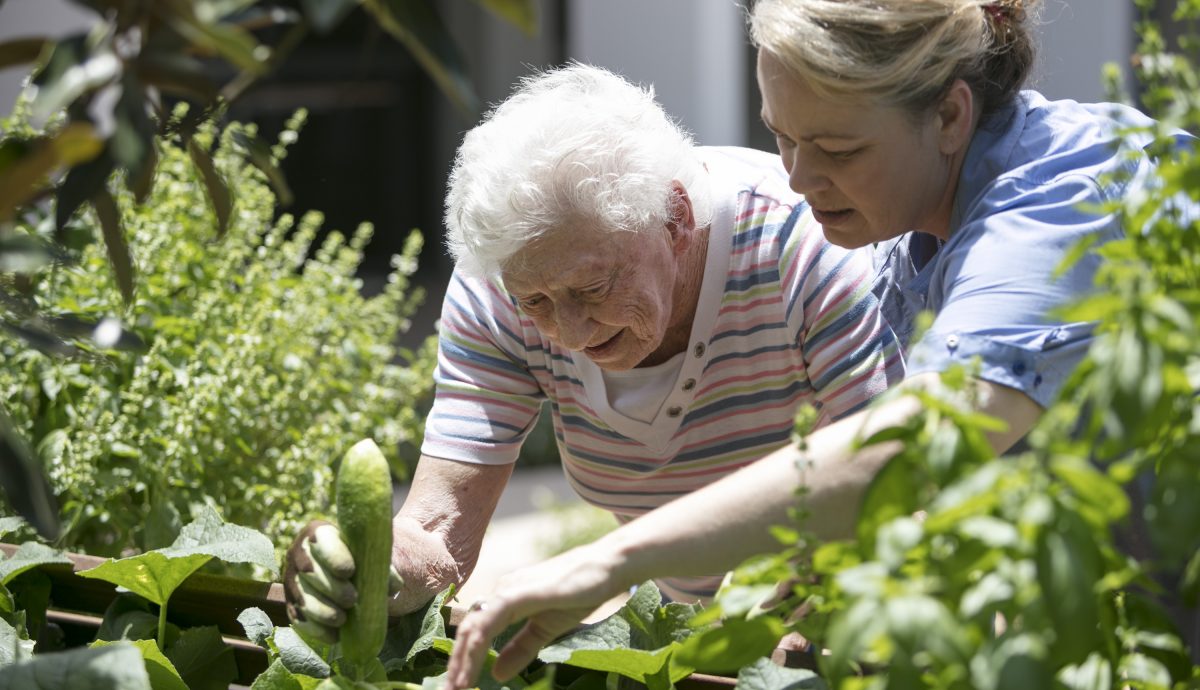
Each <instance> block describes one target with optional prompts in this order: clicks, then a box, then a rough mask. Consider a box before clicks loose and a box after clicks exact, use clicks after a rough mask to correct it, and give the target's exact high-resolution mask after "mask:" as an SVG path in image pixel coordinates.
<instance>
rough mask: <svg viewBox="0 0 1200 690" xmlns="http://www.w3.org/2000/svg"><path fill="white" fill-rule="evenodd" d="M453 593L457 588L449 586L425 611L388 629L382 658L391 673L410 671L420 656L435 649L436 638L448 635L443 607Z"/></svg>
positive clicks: (408, 615)
mask: <svg viewBox="0 0 1200 690" xmlns="http://www.w3.org/2000/svg"><path fill="white" fill-rule="evenodd" d="M452 592H453V588H451V587H447V588H446V589H444V590H442V591H441V592H439V593H438V594H437V596H435V597H434V598H433V601H431V602H429V605H428V606H426V607H425V609H424V610H417V611H413V612H412V613H409V614H407V615H405V616H401V617H400V619H399V620H398V621H395V622H393V623H392V624H391V625H390V626H389V627H388V633H387V639H386V640H385V641H384V643H383V651H382V652H380V655H379V658H380V660H381V661H383V666H384V668H385V669H386V670H387V671H388V672H389V673H390V672H392V671H393V670H401V669H404V668H409V667H410V666H411V664H412V662H413V659H414V658H416V656H417V655H418V654H420V653H421V652H423V651H425V650H427V649H431V648H432V647H433V641H434V640H435V639H436V638H439V637H445V636H446V621H445V619H444V618H443V617H442V607H443V606H444V605H445V603H446V597H447V596H449V595H450V594H451V593H452Z"/></svg>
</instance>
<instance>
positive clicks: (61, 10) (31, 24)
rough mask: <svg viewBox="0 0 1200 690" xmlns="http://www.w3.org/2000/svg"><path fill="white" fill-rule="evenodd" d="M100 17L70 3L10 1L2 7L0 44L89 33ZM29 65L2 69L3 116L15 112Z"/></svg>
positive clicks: (0, 101) (0, 104) (0, 112)
mask: <svg viewBox="0 0 1200 690" xmlns="http://www.w3.org/2000/svg"><path fill="white" fill-rule="evenodd" d="M95 20H96V15H95V14H94V13H92V12H89V11H87V10H85V9H82V8H81V7H80V6H79V5H75V4H72V3H69V2H67V1H66V0H7V2H5V3H3V5H0V43H2V42H4V41H7V40H9V39H13V38H24V37H29V36H48V37H50V38H62V37H64V36H69V35H71V34H75V33H79V32H81V31H87V30H88V29H89V28H90V27H91V26H92V24H93V23H94V22H95ZM29 72H30V66H29V65H19V66H17V67H10V68H8V69H0V115H7V114H8V113H9V112H11V111H12V107H13V103H14V102H16V100H17V94H19V93H20V92H21V82H22V81H23V80H24V79H25V77H26V76H27V75H28V74H29Z"/></svg>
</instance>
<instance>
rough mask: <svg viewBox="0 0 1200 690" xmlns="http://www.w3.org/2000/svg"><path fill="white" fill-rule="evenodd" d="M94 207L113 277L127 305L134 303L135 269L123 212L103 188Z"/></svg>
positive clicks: (93, 199) (106, 189)
mask: <svg viewBox="0 0 1200 690" xmlns="http://www.w3.org/2000/svg"><path fill="white" fill-rule="evenodd" d="M92 206H93V207H95V209H96V218H97V219H99V221H100V230H101V233H102V234H103V236H104V246H105V248H106V249H107V250H108V263H109V265H110V266H111V267H112V270H113V277H114V278H116V280H117V288H118V289H119V290H120V291H121V298H122V299H123V300H125V303H126V304H130V303H132V302H133V287H134V276H133V274H134V267H133V255H132V254H131V253H130V251H129V242H128V240H126V238H125V228H124V227H123V225H122V223H121V210H120V209H119V208H117V202H116V200H115V199H113V197H112V194H110V193H109V191H108V188H107V187H105V188H101V189H100V191H98V192H96V194H95V195H94V196H93V197H92Z"/></svg>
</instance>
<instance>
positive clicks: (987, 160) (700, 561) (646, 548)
mask: <svg viewBox="0 0 1200 690" xmlns="http://www.w3.org/2000/svg"><path fill="white" fill-rule="evenodd" d="M1026 4H1027V3H1026V2H1024V0H1000V1H993V2H989V1H987V0H758V1H757V2H756V3H755V4H754V7H753V9H752V15H751V32H752V36H753V39H754V41H755V43H756V44H757V46H758V48H759V51H758V80H759V87H760V90H761V92H762V96H763V108H762V115H763V120H764V121H765V122H766V124H767V125H768V126H769V127H770V129H771V130H772V131H773V132H774V133H775V136H776V142H777V145H778V147H779V150H780V153H781V154H782V157H783V161H784V165H785V166H786V167H787V169H788V173H789V179H790V185H791V187H792V189H793V190H795V191H797V192H800V193H802V194H804V195H805V197H806V199H807V201H808V203H810V204H811V205H812V208H813V213H814V215H815V217H816V219H817V221H818V222H819V223H820V224H821V226H822V228H823V230H824V233H825V236H826V237H827V238H828V239H829V240H830V241H831V242H832V243H834V244H836V245H839V246H843V247H849V248H857V247H869V246H872V245H875V246H876V248H877V261H876V263H877V264H878V266H879V269H880V272H879V275H878V282H877V284H876V287H875V290H876V292H877V294H879V295H880V296H881V297H882V301H883V304H884V310H885V314H886V315H887V317H888V320H889V322H890V323H891V324H892V325H893V326H894V327H895V328H896V330H897V334H898V336H899V337H900V338H901V340H902V342H903V343H904V345H905V346H906V348H907V352H906V355H907V369H908V371H907V378H906V380H905V381H904V383H902V384H901V385H902V386H924V385H930V384H933V383H935V382H936V380H937V377H938V374H939V372H941V371H944V370H946V369H947V368H948V367H950V366H951V365H954V364H956V363H964V364H965V363H970V362H973V361H976V360H977V361H978V362H979V363H980V366H979V368H978V370H977V371H978V374H977V378H976V379H975V381H974V384H975V386H976V387H977V389H978V393H979V399H980V401H981V407H982V410H983V411H985V412H987V413H988V414H991V415H993V416H996V417H999V418H1001V419H1003V420H1005V421H1006V422H1007V424H1008V429H1007V431H1005V432H1003V433H998V434H995V435H994V436H993V437H992V438H991V441H992V443H993V446H994V447H995V449H996V450H997V451H1003V450H1005V449H1007V448H1008V447H1010V446H1011V445H1012V444H1013V443H1015V442H1016V441H1017V440H1018V439H1020V438H1021V437H1022V436H1023V435H1024V434H1025V433H1026V432H1027V431H1028V430H1029V429H1030V427H1031V426H1032V424H1033V423H1034V422H1035V421H1036V420H1037V418H1038V417H1039V415H1040V414H1041V412H1042V410H1043V408H1044V407H1045V406H1046V405H1047V404H1048V403H1049V402H1050V401H1051V400H1052V399H1053V398H1054V396H1055V395H1056V393H1057V392H1058V390H1059V389H1060V387H1061V386H1062V384H1063V382H1064V379H1065V377H1066V376H1067V375H1069V373H1070V372H1071V370H1072V369H1073V368H1074V367H1075V366H1076V365H1077V364H1078V362H1079V361H1080V360H1081V359H1082V357H1083V355H1084V354H1085V351H1086V349H1087V347H1088V344H1089V341H1090V339H1091V333H1092V331H1091V325H1090V324H1087V323H1068V322H1063V321H1062V320H1061V318H1059V317H1057V316H1056V315H1055V308H1056V307H1058V306H1060V305H1062V304H1064V303H1065V302H1067V301H1069V300H1071V299H1072V298H1074V297H1077V296H1080V295H1082V294H1083V293H1085V292H1086V291H1088V290H1089V289H1090V288H1091V286H1092V282H1093V275H1094V273H1095V270H1096V267H1097V262H1098V258H1097V257H1096V256H1095V255H1088V256H1085V257H1084V258H1083V259H1082V260H1080V261H1079V262H1078V263H1077V264H1076V265H1075V266H1074V268H1072V269H1071V270H1070V271H1068V272H1066V273H1065V274H1064V275H1062V276H1057V275H1056V269H1057V268H1058V266H1059V264H1060V263H1061V261H1062V259H1063V258H1064V256H1065V255H1066V253H1067V252H1068V250H1069V249H1070V248H1071V247H1073V246H1075V245H1076V244H1077V243H1078V242H1079V241H1080V240H1081V239H1084V238H1089V237H1090V238H1094V239H1096V240H1097V241H1101V242H1102V241H1104V240H1106V239H1109V238H1114V237H1118V236H1120V235H1121V234H1122V228H1121V226H1120V222H1119V220H1118V219H1117V218H1116V217H1114V216H1113V215H1111V214H1105V213H1103V212H1098V211H1096V210H1095V209H1096V208H1098V207H1099V204H1100V203H1102V202H1105V201H1108V200H1112V199H1117V198H1120V197H1121V196H1122V195H1123V194H1124V193H1125V192H1126V190H1127V189H1128V185H1129V184H1131V182H1130V181H1131V180H1135V181H1136V180H1138V179H1141V178H1143V177H1144V176H1145V175H1146V174H1148V172H1150V171H1151V170H1152V168H1153V161H1152V160H1151V159H1150V158H1149V157H1148V156H1146V155H1144V154H1141V152H1140V149H1141V147H1142V146H1144V145H1145V144H1146V143H1147V141H1146V140H1145V138H1137V137H1132V136H1125V134H1124V133H1123V130H1124V128H1125V127H1128V126H1139V125H1141V126H1144V125H1149V124H1150V122H1149V120H1148V119H1147V118H1145V117H1144V116H1142V115H1141V114H1139V113H1137V112H1136V111H1133V110H1131V109H1128V108H1122V107H1120V106H1115V105H1112V104H1103V105H1081V104H1078V103H1074V102H1051V101H1047V100H1046V99H1045V98H1043V97H1042V96H1040V95H1039V94H1037V93H1035V92H1031V91H1021V90H1020V89H1021V87H1022V84H1023V82H1024V80H1025V77H1026V74H1027V73H1028V71H1029V68H1030V66H1031V63H1032V58H1033V48H1032V44H1031V42H1030V36H1029V34H1028V32H1027V29H1026V26H1025V23H1024V22H1025V15H1026V10H1027V9H1028V8H1027V7H1026ZM1030 4H1032V3H1030ZM1139 154H1140V155H1139ZM925 309H928V310H932V311H933V312H934V313H935V319H934V321H933V325H932V327H931V328H929V329H928V330H927V331H926V332H925V333H924V334H923V335H922V336H921V338H920V339H919V340H918V341H916V342H907V341H908V339H909V336H910V335H911V333H912V330H913V329H912V324H913V319H914V317H915V315H916V313H917V312H919V311H921V310H925ZM917 412H919V409H918V408H917V403H915V402H913V399H912V398H911V397H906V398H899V399H897V400H895V401H893V402H889V403H887V404H885V405H883V406H881V407H880V408H879V409H878V410H873V411H872V412H871V414H870V416H869V417H868V416H867V415H866V414H859V415H854V416H851V417H850V418H847V419H844V420H841V421H840V422H838V423H836V424H833V425H831V426H829V427H826V428H825V429H822V430H820V431H817V432H816V433H815V434H813V435H812V436H811V437H809V438H808V452H807V455H806V460H807V462H806V463H805V464H804V465H803V467H805V469H803V470H798V469H797V468H798V467H800V466H801V463H800V462H799V460H800V454H799V451H798V450H797V449H796V448H795V447H787V448H785V449H783V450H781V451H779V452H776V453H774V454H772V455H770V456H768V457H767V458H765V459H763V460H761V461H759V462H757V463H754V464H753V465H751V466H749V467H747V468H745V469H744V470H742V471H740V472H738V473H735V474H734V475H732V476H730V477H727V478H725V479H723V480H721V481H720V482H717V483H715V484H712V485H709V486H708V487H705V488H703V489H701V490H699V491H696V492H694V493H692V494H690V495H688V496H685V497H682V498H680V499H679V500H677V501H674V502H672V503H671V504H668V505H667V506H664V507H663V508H661V509H659V510H655V511H653V512H651V513H648V514H646V515H643V516H642V517H641V518H639V519H638V520H636V521H635V522H633V523H631V524H628V525H625V526H623V527H622V528H621V529H618V530H617V531H615V532H613V533H611V534H609V535H607V536H605V537H604V538H602V539H601V540H599V541H597V542H595V543H593V544H590V545H587V546H584V547H581V548H579V549H577V550H575V551H571V552H568V553H566V554H563V555H561V556H559V557H557V558H555V559H552V560H550V561H548V562H546V563H543V564H539V565H538V566H536V567H534V568H530V569H527V570H524V571H520V572H518V573H514V574H513V575H512V576H510V577H508V578H506V579H504V580H502V581H501V583H500V584H499V585H498V586H497V588H496V589H495V591H494V593H493V594H492V595H490V596H489V597H488V599H487V606H486V607H483V609H482V610H480V611H478V612H475V613H472V614H471V615H469V616H467V617H466V618H465V619H464V621H463V623H462V625H461V626H460V627H459V629H458V641H457V644H456V646H455V650H454V655H453V657H452V659H451V664H450V671H449V679H450V682H449V683H448V685H447V687H448V688H452V689H453V688H462V687H466V686H467V685H469V684H470V682H471V681H472V680H473V679H474V678H475V677H476V676H477V675H478V671H479V669H480V664H481V662H482V658H483V654H484V651H485V650H486V648H487V645H488V642H489V640H490V639H491V638H492V637H493V636H494V635H496V634H497V633H499V632H500V630H501V629H502V628H503V627H504V626H505V625H508V624H510V623H512V622H514V621H517V620H520V619H522V618H528V619H529V622H528V624H527V625H526V626H525V628H524V629H523V630H522V631H521V632H519V633H518V634H517V635H516V636H515V637H513V638H512V640H511V641H510V642H509V643H508V645H507V647H506V648H505V649H504V650H503V651H502V652H501V654H500V657H499V659H498V660H497V661H496V663H495V666H494V668H493V672H494V674H495V675H496V677H498V678H504V677H507V676H511V675H512V674H513V673H515V672H516V671H518V670H519V669H520V668H521V667H522V666H523V665H524V664H526V663H528V662H529V661H530V660H531V659H532V658H533V657H534V655H535V654H536V652H537V650H538V648H539V647H540V646H542V645H544V644H545V643H547V642H549V641H550V640H551V639H553V638H554V637H555V636H557V635H559V634H562V633H564V632H566V631H567V630H569V629H570V628H571V627H572V626H574V625H576V624H577V623H578V621H579V620H580V615H582V614H583V613H584V612H586V611H588V610H590V608H591V607H592V606H594V605H595V603H596V602H599V601H603V600H605V598H606V597H608V596H610V595H611V594H612V593H613V592H616V591H619V590H620V589H622V588H624V587H628V586H629V585H630V584H632V583H636V582H640V581H642V580H644V579H646V578H649V577H661V576H664V575H671V574H677V575H681V574H687V573H692V572H711V571H713V570H720V569H726V568H731V567H733V566H735V565H736V564H737V563H739V562H740V561H741V560H742V559H743V558H745V557H747V556H750V555H752V554H754V553H756V552H759V551H763V550H768V549H771V548H772V545H773V544H772V542H773V538H772V537H771V535H770V532H769V530H768V527H769V526H770V525H772V524H782V523H784V522H786V520H787V510H788V509H789V507H791V506H792V505H793V504H794V501H795V495H796V491H797V490H798V489H799V488H800V487H802V486H803V487H804V488H805V489H806V499H805V500H806V509H807V514H808V515H810V518H809V519H808V522H807V525H806V527H807V529H809V530H810V531H812V532H813V533H815V534H816V535H817V536H819V537H820V536H829V537H835V536H848V535H850V534H852V533H853V532H852V526H853V524H854V521H855V520H856V518H857V515H858V507H859V503H860V499H861V496H862V494H863V491H864V490H865V488H866V487H867V485H868V483H869V482H870V481H871V479H872V477H873V476H874V474H875V473H876V471H877V470H878V469H879V468H880V467H881V466H882V465H883V463H885V462H886V461H887V460H888V459H890V457H891V455H892V454H893V453H894V452H895V451H894V449H889V448H887V447H886V446H872V447H871V448H869V449H868V450H867V451H863V452H854V451H853V450H852V443H853V440H854V439H855V438H857V437H859V435H860V433H863V432H869V431H871V430H872V429H876V428H880V427H882V426H883V425H891V424H894V423H900V422H902V421H904V420H905V419H907V418H909V417H910V416H911V415H913V414H915V413H917ZM851 461H852V462H851Z"/></svg>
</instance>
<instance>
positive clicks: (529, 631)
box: [445, 544, 628, 690]
mask: <svg viewBox="0 0 1200 690" xmlns="http://www.w3.org/2000/svg"><path fill="white" fill-rule="evenodd" d="M618 560H619V559H618V557H617V554H614V553H612V552H611V551H607V550H605V549H604V548H603V547H601V546H600V545H598V544H589V545H586V546H582V547H579V548H576V549H573V550H571V551H568V552H566V553H563V554H560V555H558V556H555V557H554V558H552V559H550V560H548V561H545V562H544V563H540V564H537V565H534V566H530V567H527V568H524V569H522V570H517V571H514V572H512V573H509V574H508V575H506V576H504V577H503V578H502V579H501V580H500V581H499V583H498V584H497V585H496V587H495V588H494V589H493V590H492V593H491V594H489V595H488V596H487V597H485V598H484V599H480V600H479V601H476V602H475V603H474V604H472V605H471V608H470V610H469V611H468V612H467V615H466V617H465V618H463V620H462V622H461V623H460V624H459V626H458V633H457V636H456V638H455V642H454V652H453V653H452V654H451V655H450V666H449V668H448V669H447V673H446V678H447V682H446V686H445V690H462V689H463V688H469V687H472V686H473V685H474V684H475V681H476V680H478V678H479V674H480V672H481V671H482V670H483V666H484V661H485V659H486V658H487V652H488V649H489V647H490V644H491V641H492V640H493V639H494V638H495V637H496V636H497V635H499V634H500V633H501V632H502V631H503V630H504V629H505V628H506V627H508V626H509V625H512V624H513V623H515V622H517V621H519V620H521V619H528V620H526V622H525V625H524V627H522V628H521V631H520V632H518V633H517V634H516V635H515V636H513V638H512V639H511V640H510V641H509V642H508V644H507V645H505V647H504V649H502V650H500V656H499V657H498V658H497V659H496V663H495V666H493V667H492V675H493V676H494V677H495V678H496V679H497V680H508V679H509V678H512V677H513V676H515V675H516V674H517V673H519V672H520V671H521V670H522V669H523V668H525V667H526V666H528V665H529V664H530V663H531V662H532V661H533V660H534V658H536V657H537V653H538V651H539V650H540V649H541V648H542V647H544V646H546V645H547V644H549V643H550V642H552V641H554V640H555V639H557V638H558V637H561V636H562V635H564V634H566V633H568V632H570V631H571V630H573V629H574V628H575V627H576V626H578V625H579V623H580V622H581V621H582V620H583V619H584V618H585V617H587V615H588V614H590V613H591V612H593V611H595V610H596V609H597V608H598V607H600V605H602V604H603V603H604V602H606V601H608V600H609V599H611V598H612V597H613V596H615V595H616V594H619V593H620V592H622V591H624V590H625V589H626V588H627V587H628V585H627V584H626V583H624V582H622V581H621V580H620V579H619V578H618V577H617V576H616V573H617V567H616V565H617V563H618Z"/></svg>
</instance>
